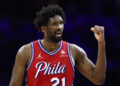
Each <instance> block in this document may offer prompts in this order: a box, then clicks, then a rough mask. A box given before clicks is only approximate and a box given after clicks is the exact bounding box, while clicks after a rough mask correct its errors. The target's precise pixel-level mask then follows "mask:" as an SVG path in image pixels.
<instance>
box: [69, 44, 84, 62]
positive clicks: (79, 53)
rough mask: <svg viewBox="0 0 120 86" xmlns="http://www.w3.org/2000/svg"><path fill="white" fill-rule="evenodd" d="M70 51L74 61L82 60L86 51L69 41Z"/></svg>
mask: <svg viewBox="0 0 120 86" xmlns="http://www.w3.org/2000/svg"><path fill="white" fill-rule="evenodd" d="M70 51H71V54H72V56H73V58H74V60H75V62H76V63H77V61H82V60H83V59H84V57H85V56H86V52H85V51H84V49H83V48H81V47H79V46H78V45H76V44H71V43H70Z"/></svg>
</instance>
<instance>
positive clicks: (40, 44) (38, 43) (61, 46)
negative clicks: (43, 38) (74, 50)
mask: <svg viewBox="0 0 120 86" xmlns="http://www.w3.org/2000/svg"><path fill="white" fill-rule="evenodd" d="M38 44H39V46H40V48H41V49H42V50H43V51H44V52H45V53H47V54H49V55H54V54H56V53H58V52H59V51H60V49H61V48H62V41H60V46H59V48H58V49H57V50H56V51H55V52H53V53H50V52H48V51H46V50H45V49H44V48H43V46H42V44H41V42H40V40H38Z"/></svg>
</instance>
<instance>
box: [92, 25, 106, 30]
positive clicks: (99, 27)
mask: <svg viewBox="0 0 120 86" xmlns="http://www.w3.org/2000/svg"><path fill="white" fill-rule="evenodd" d="M94 28H95V30H97V31H101V30H104V27H103V26H98V25H95V26H94Z"/></svg>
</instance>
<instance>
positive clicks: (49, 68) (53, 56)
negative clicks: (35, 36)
mask: <svg viewBox="0 0 120 86" xmlns="http://www.w3.org/2000/svg"><path fill="white" fill-rule="evenodd" d="M31 46H32V57H31V61H30V64H29V66H28V68H27V81H28V86H72V85H73V75H74V61H73V58H72V56H71V54H70V49H69V43H67V42H65V41H61V42H60V46H59V48H58V49H57V50H56V51H55V52H53V53H50V52H47V51H46V50H45V49H44V48H43V46H42V44H41V42H40V40H37V41H34V42H32V43H31Z"/></svg>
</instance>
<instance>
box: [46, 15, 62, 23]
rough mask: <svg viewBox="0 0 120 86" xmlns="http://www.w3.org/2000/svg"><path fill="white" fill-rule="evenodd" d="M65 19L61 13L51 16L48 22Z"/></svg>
mask: <svg viewBox="0 0 120 86" xmlns="http://www.w3.org/2000/svg"><path fill="white" fill-rule="evenodd" d="M58 21H63V18H62V17H61V16H59V15H55V16H54V17H51V18H49V20H48V22H58Z"/></svg>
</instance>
